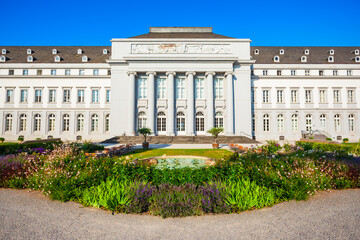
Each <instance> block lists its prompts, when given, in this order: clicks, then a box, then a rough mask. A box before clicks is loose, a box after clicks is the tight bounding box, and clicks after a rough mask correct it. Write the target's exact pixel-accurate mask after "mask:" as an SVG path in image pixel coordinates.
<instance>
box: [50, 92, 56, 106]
mask: <svg viewBox="0 0 360 240" xmlns="http://www.w3.org/2000/svg"><path fill="white" fill-rule="evenodd" d="M55 102H56V90H55V89H50V90H49V103H55Z"/></svg>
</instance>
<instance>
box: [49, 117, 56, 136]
mask: <svg viewBox="0 0 360 240" xmlns="http://www.w3.org/2000/svg"><path fill="white" fill-rule="evenodd" d="M48 119H49V132H53V131H55V114H53V113H52V114H50V115H49V117H48Z"/></svg>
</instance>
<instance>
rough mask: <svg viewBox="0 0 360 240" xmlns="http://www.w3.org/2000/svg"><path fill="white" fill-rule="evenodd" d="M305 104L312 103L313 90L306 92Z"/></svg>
mask: <svg viewBox="0 0 360 240" xmlns="http://www.w3.org/2000/svg"><path fill="white" fill-rule="evenodd" d="M305 102H306V103H311V102H312V91H311V90H305Z"/></svg>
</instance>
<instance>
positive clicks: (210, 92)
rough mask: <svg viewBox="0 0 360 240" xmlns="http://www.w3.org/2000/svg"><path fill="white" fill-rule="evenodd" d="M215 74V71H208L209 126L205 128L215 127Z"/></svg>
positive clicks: (207, 106)
mask: <svg viewBox="0 0 360 240" xmlns="http://www.w3.org/2000/svg"><path fill="white" fill-rule="evenodd" d="M214 75H215V72H207V73H205V76H206V78H207V79H206V109H207V116H206V118H207V126H205V127H206V129H205V130H209V129H210V128H212V127H214Z"/></svg>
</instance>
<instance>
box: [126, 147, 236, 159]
mask: <svg viewBox="0 0 360 240" xmlns="http://www.w3.org/2000/svg"><path fill="white" fill-rule="evenodd" d="M164 154H166V155H167V156H172V155H192V156H201V157H209V158H214V159H221V158H224V157H226V156H229V155H231V154H232V152H230V151H228V150H225V149H148V150H145V149H137V150H134V151H132V152H129V153H127V154H125V155H124V156H130V157H132V158H138V159H143V158H150V157H157V156H162V155H164Z"/></svg>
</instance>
